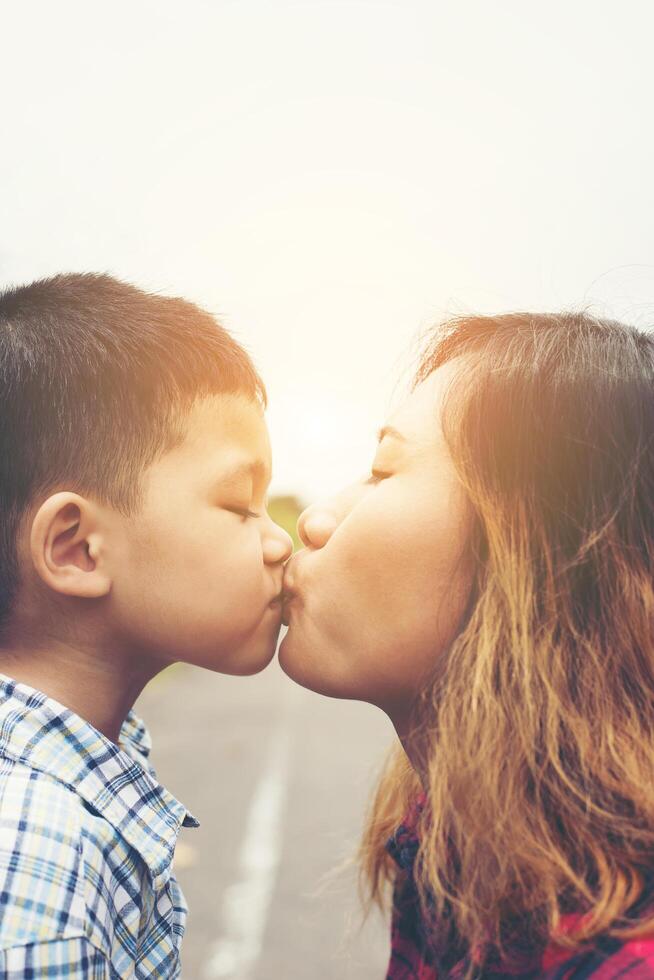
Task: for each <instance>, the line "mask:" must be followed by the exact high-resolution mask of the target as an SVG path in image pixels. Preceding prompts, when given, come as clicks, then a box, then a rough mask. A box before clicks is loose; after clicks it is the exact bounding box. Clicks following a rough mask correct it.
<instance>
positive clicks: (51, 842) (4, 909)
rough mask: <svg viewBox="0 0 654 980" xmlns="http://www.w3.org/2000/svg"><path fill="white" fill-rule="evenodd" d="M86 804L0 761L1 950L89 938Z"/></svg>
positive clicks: (47, 779)
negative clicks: (85, 872)
mask: <svg viewBox="0 0 654 980" xmlns="http://www.w3.org/2000/svg"><path fill="white" fill-rule="evenodd" d="M83 813H84V809H83V801H82V800H81V799H80V798H79V797H78V796H77V795H76V794H75V793H74V792H73V791H71V790H70V789H69V788H68V787H67V786H65V785H64V784H63V783H61V782H59V781H58V780H56V779H54V778H52V776H50V775H49V774H48V773H45V772H40V771H38V770H35V769H32V768H30V767H29V766H27V765H25V764H23V763H21V762H18V761H15V760H12V759H7V758H2V759H0V948H1V949H7V948H8V947H10V946H14V945H17V944H26V943H30V942H43V941H50V940H53V939H66V938H72V937H75V936H84V935H86V930H87V925H86V922H87V901H86V889H85V881H84V878H85V876H84V868H83V862H84V856H83V852H84V841H83V838H84V832H83V824H84V817H83Z"/></svg>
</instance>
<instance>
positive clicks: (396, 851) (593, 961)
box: [386, 800, 654, 980]
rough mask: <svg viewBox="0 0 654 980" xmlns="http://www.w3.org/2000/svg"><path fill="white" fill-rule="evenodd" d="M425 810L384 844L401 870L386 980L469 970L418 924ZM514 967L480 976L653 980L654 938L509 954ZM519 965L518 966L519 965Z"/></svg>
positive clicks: (571, 920)
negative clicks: (417, 874) (417, 865)
mask: <svg viewBox="0 0 654 980" xmlns="http://www.w3.org/2000/svg"><path fill="white" fill-rule="evenodd" d="M423 808H424V800H419V801H417V803H416V805H415V806H414V808H413V809H412V810H411V811H410V813H409V814H408V815H407V817H406V818H405V820H404V822H403V823H402V825H401V826H400V827H399V828H398V829H397V831H396V832H395V834H394V835H393V836H392V837H391V839H390V840H389V842H388V844H387V850H388V851H389V853H390V854H391V855H392V857H393V858H394V859H395V861H396V863H397V864H398V865H399V868H400V874H399V876H398V879H397V883H396V887H395V894H394V898H393V920H392V925H391V959H390V964H389V967H388V973H387V976H386V980H445V978H447V980H460V978H462V977H464V976H465V973H466V971H467V969H468V967H469V966H470V955H469V954H468V955H467V956H462V957H461V958H456V957H455V958H454V959H455V961H454V962H452V956H451V955H450V956H449V957H448V950H436V949H434V948H433V946H431V945H430V943H429V941H428V938H427V935H426V929H425V924H424V923H423V922H422V921H421V916H420V905H419V901H418V891H417V888H416V884H415V879H414V876H413V866H414V862H415V859H416V855H417V852H418V846H419V840H418V836H417V834H416V829H415V828H416V824H417V821H418V818H419V815H420V813H421V811H422V809H423ZM653 892H654V888H653V887H648V888H647V891H646V894H645V896H644V897H643V899H641V901H640V902H639V907H640V908H642V909H644V908H645V907H649V912H650V914H651V904H652V899H653ZM578 921H579V915H567V916H563V917H562V925H561V932H562V933H565V932H567V931H569V930H571V929H572V927H573V926H574V925H575V923H577V922H578ZM511 952H512V953H513V954H514V955H513V957H512V962H511V963H509V962H508V961H506V960H505V961H503V962H497V961H495V962H491V963H487V964H486V966H485V967H484V970H483V973H482V974H480V973H478V974H477V975H478V976H483V977H488V978H493V980H499V978H501V977H510V978H511V980H536V978H543V980H573V978H574V980H584V978H589V977H592V978H593V980H617V978H618V977H621V978H622V977H624V978H625V980H652V978H654V935H653V936H652V938H649V937H646V938H644V939H632V940H628V941H624V940H620V939H616V938H613V937H603V938H602V939H599V940H596V942H595V944H594V945H593V946H592V947H591V948H588V947H586V948H585V949H584V950H582V951H574V950H570V949H565V948H564V947H562V946H560V945H557V943H556V942H554V941H551V942H550V943H549V945H548V946H547V948H546V949H545V951H544V952H542V953H540V954H537V953H535V952H534V951H533V950H529V949H525V948H524V946H521V947H520V946H518V944H516V946H515V947H514V948H513V949H512V950H511ZM519 963H521V964H522V965H518V964H519Z"/></svg>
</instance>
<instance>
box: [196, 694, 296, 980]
mask: <svg viewBox="0 0 654 980" xmlns="http://www.w3.org/2000/svg"><path fill="white" fill-rule="evenodd" d="M289 714H290V712H289V713H286V714H285V718H284V720H283V721H281V722H280V723H279V726H278V727H277V729H276V730H275V731H274V732H273V734H272V737H271V739H270V742H269V747H268V755H267V757H266V761H265V764H264V767H263V772H262V776H261V779H260V781H259V783H258V785H257V787H256V790H255V792H254V795H253V797H252V801H251V803H250V808H249V811H248V815H247V820H246V824H245V834H244V836H243V840H242V843H241V850H240V854H239V860H238V879H237V880H236V881H235V882H234V883H233V884H231V885H229V886H228V887H227V888H226V889H225V892H224V894H223V900H222V906H221V926H222V930H221V935H220V938H219V939H218V940H217V941H216V942H215V943H214V944H213V945H212V946H211V947H210V949H209V955H208V958H207V961H206V963H205V965H204V968H203V971H202V972H203V976H204V977H205V980H219V978H221V980H226V978H229V980H249V978H250V977H251V975H252V971H253V970H254V968H255V966H256V964H257V961H258V959H259V956H260V954H261V946H262V943H263V936H264V932H265V928H266V923H267V921H268V913H269V909H270V902H271V899H272V895H273V891H274V887H275V881H276V879H277V871H278V868H279V862H280V858H281V849H282V843H283V832H282V819H283V815H284V810H285V806H286V797H287V789H288V774H289V763H290V742H291V727H290V718H289Z"/></svg>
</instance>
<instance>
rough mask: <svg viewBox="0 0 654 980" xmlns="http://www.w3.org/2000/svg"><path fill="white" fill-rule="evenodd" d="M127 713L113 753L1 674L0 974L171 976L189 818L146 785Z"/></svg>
mask: <svg viewBox="0 0 654 980" xmlns="http://www.w3.org/2000/svg"><path fill="white" fill-rule="evenodd" d="M150 744H151V743H150V738H149V735H148V733H147V731H146V729H145V727H144V725H143V723H142V722H140V721H139V720H138V719H137V718H136V716H135V715H134V714H133V713H132V712H130V713H129V715H128V716H127V719H126V721H125V723H124V725H123V728H122V730H121V734H120V745H119V746H118V745H115V744H114V743H113V742H110V741H109V739H107V738H105V736H104V735H102V734H101V733H100V732H98V731H97V730H96V729H95V728H93V726H92V725H90V724H89V723H88V722H86V721H84V720H83V719H82V718H80V717H79V716H78V715H75V714H74V713H73V712H72V711H69V710H68V709H67V708H64V707H63V706H62V705H60V704H58V703H57V702H56V701H53V700H52V699H51V698H48V697H46V696H45V695H44V694H41V693H40V692H38V691H35V690H34V689H33V688H31V687H28V686H27V685H25V684H18V683H16V682H15V681H13V680H11V678H9V677H5V676H4V675H0V976H1V977H3V978H5V980H28V978H30V980H37V978H45V977H50V978H64V977H67V978H75V980H118V978H121V980H122V978H134V980H136V978H144V977H162V978H163V977H165V978H166V980H169V978H174V977H178V976H179V974H180V962H179V946H180V943H181V939H182V935H183V933H184V925H185V919H186V904H185V902H184V898H183V896H182V893H181V891H180V888H179V886H178V884H177V882H176V881H175V878H174V876H173V874H172V859H173V853H174V850H175V844H176V841H177V834H178V832H179V830H180V828H181V827H196V826H198V824H197V821H196V820H195V819H194V818H193V817H191V816H190V815H189V814H188V813H187V812H186V810H185V808H184V807H183V806H182V805H181V804H180V803H178V802H177V800H175V799H174V797H172V796H171V795H170V793H168V792H167V791H166V790H165V789H164V788H163V787H162V786H161V785H160V784H159V783H158V782H157V780H156V777H155V774H154V770H153V769H152V768H151V767H150V765H149V763H148V754H149V752H150Z"/></svg>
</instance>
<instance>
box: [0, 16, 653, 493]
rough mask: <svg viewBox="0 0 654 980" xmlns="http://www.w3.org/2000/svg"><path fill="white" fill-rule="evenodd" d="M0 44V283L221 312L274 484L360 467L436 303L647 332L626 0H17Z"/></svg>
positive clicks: (648, 165) (642, 144)
mask: <svg viewBox="0 0 654 980" xmlns="http://www.w3.org/2000/svg"><path fill="white" fill-rule="evenodd" d="M0 30H1V32H2V58H1V59H0V91H1V92H2V115H1V117H0V118H1V120H2V122H1V130H0V132H1V134H2V135H1V137H0V138H1V140H2V147H1V152H0V285H7V284H9V283H14V282H22V281H27V280H29V279H32V278H35V277H36V276H42V275H48V274H51V273H55V272H58V271H62V270H93V271H98V270H101V271H109V272H111V273H113V274H116V275H118V276H121V277H124V278H126V279H129V280H131V281H133V282H135V283H136V284H138V285H142V286H144V287H147V288H151V289H156V290H160V291H162V292H169V293H175V294H182V295H185V296H188V297H189V298H191V299H193V300H195V301H197V302H199V303H201V304H203V305H205V306H207V307H208V308H210V309H211V310H212V311H214V312H215V313H217V314H218V315H219V316H220V317H221V319H222V322H223V323H224V324H225V325H226V326H227V327H228V328H229V329H231V330H232V331H233V332H234V333H235V334H236V336H237V337H238V338H239V339H240V340H241V341H242V342H243V343H244V344H245V345H246V346H247V347H248V349H249V350H250V351H251V352H252V354H253V355H254V358H255V361H256V363H257V365H258V366H259V368H260V370H261V372H262V374H263V376H264V379H265V381H266V383H267V386H268V389H269V394H270V402H271V407H270V411H269V424H270V428H271V433H272V438H273V447H274V457H275V466H274V468H275V481H274V485H273V489H274V490H276V491H278V492H285V491H296V492H298V493H299V494H300V495H302V496H303V497H305V498H306V499H307V500H308V499H311V498H312V497H314V496H316V495H320V494H321V493H323V492H328V491H330V490H333V489H334V488H335V487H337V486H338V485H339V484H340V483H341V482H343V481H346V480H348V479H350V478H353V477H355V476H357V475H359V474H360V473H361V472H363V471H365V470H366V468H367V466H368V465H369V462H370V460H371V455H372V448H373V444H374V432H375V429H376V428H377V427H378V426H379V425H381V423H382V422H383V420H384V417H385V415H386V413H387V411H388V409H389V406H390V405H391V404H392V398H393V397H394V398H398V397H399V394H398V389H397V382H398V379H399V378H400V376H401V375H402V376H404V377H406V371H407V368H408V366H409V365H410V364H411V358H412V352H413V351H414V350H415V343H416V338H417V336H418V334H419V332H420V331H421V330H424V329H425V328H426V327H427V326H428V325H429V324H430V323H432V322H434V321H435V320H438V319H439V318H441V317H442V316H443V315H445V314H447V313H452V312H461V311H467V310H475V311H498V310H506V309H512V308H517V307H523V308H524V307H532V308H538V309H544V308H549V309H556V308H560V307H563V306H571V305H572V306H579V305H584V306H588V305H591V306H592V307H593V308H594V309H596V310H597V311H599V312H605V311H607V310H608V311H610V312H612V313H613V314H614V315H619V316H623V317H624V318H626V319H630V320H633V321H636V322H639V323H641V324H651V323H654V220H653V217H654V190H653V188H654V178H653V174H654V136H653V132H654V127H653V126H652V97H653V95H654V60H653V59H652V54H651V46H652V37H653V36H654V6H653V5H652V4H651V3H650V2H649V0H640V2H638V0H621V2H618V0H614V2H610V0H574V2H571V0H550V2H548V3H536V2H529V0H528V2H525V0H493V2H490V3H489V2H487V0H456V2H454V0H448V2H439V0H347V2H345V0H323V2H320V0H301V2H290V0H212V2H208V0H206V2H200V0H185V2H184V3H181V2H177V3H172V2H170V0H129V2H126V0H113V2H112V3H110V4H100V3H89V2H88V0H75V2H71V0H57V2H56V3H52V2H51V0H42V2H32V0H23V2H21V3H20V4H18V3H14V4H9V3H6V4H4V5H3V8H2V11H1V19H0ZM399 391H401V389H399Z"/></svg>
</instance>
